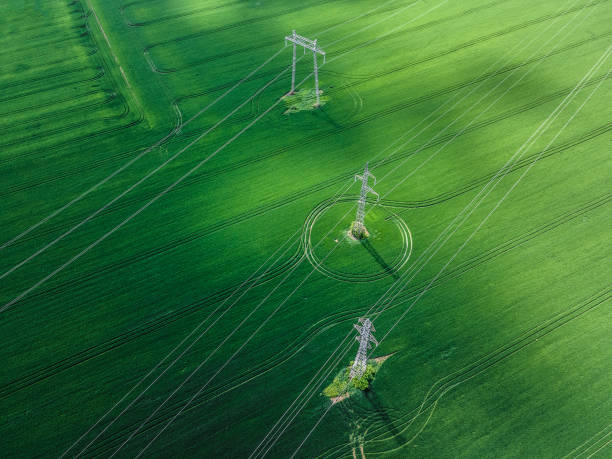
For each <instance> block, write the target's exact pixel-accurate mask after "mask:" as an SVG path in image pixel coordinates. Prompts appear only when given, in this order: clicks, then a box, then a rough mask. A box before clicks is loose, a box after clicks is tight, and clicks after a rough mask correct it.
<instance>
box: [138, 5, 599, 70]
mask: <svg viewBox="0 0 612 459" xmlns="http://www.w3.org/2000/svg"><path fill="white" fill-rule="evenodd" d="M596 1H597V2H605V1H608V0H596ZM502 3H504V1H503V0H495V1H493V2H490V3H488V4H486V5H482V6H479V7H476V8H470V9H468V10H465V11H462V12H460V13H458V14H455V15H452V16H447V17H445V18H442V19H438V20H434V21H429V22H426V23H424V24H422V25H419V26H414V27H410V28H408V29H405V30H403V31H398V32H395V33H392V34H389V35H387V36H385V37H384V38H381V39H379V40H378V41H377V43H378V42H384V41H386V40H388V39H392V38H396V37H400V36H402V35H405V34H409V33H411V32H415V31H419V30H426V29H427V28H429V27H433V26H437V25H440V24H443V23H445V22H448V21H454V20H457V19H458V18H460V17H463V16H467V15H470V14H473V13H476V12H479V11H481V10H485V9H488V8H492V7H494V6H496V5H498V4H502ZM589 6H590V5H589ZM336 25H337V24H336ZM205 35H207V33H206V32H201V33H198V34H191V35H186V36H184V37H179V38H176V39H172V40H167V41H164V42H158V43H153V44H151V45H147V46H146V47H145V48H144V49H143V55H144V57H145V59H146V60H147V63H148V64H149V67H150V68H151V70H152V71H153V72H155V73H161V74H167V73H174V72H178V71H181V70H186V69H189V68H192V67H197V66H198V65H201V64H203V63H207V62H214V61H215V60H218V59H223V58H227V57H231V56H235V55H238V54H240V53H243V52H246V51H253V50H257V49H263V48H265V47H269V46H272V45H273V44H275V43H277V42H276V41H274V42H273V41H269V42H263V43H259V45H258V46H249V47H248V48H244V49H239V50H233V51H228V52H224V53H221V54H219V55H218V56H209V57H207V58H204V59H201V60H198V61H195V62H192V63H189V64H185V65H183V66H182V67H178V68H171V69H166V68H160V67H159V66H158V65H157V64H156V63H155V61H154V60H153V58H152V57H151V54H150V53H151V49H154V48H156V47H159V46H163V45H167V44H170V43H177V42H182V41H185V40H189V39H192V38H199V37H201V36H205ZM368 43H369V42H367V41H366V42H361V43H358V44H355V45H354V46H352V47H350V48H344V49H341V50H339V51H337V52H336V54H341V53H343V52H347V51H348V50H351V49H353V48H356V47H360V46H361V47H362V48H363V47H364V46H366V45H368ZM328 54H331V53H330V52H329V50H328Z"/></svg>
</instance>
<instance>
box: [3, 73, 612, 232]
mask: <svg viewBox="0 0 612 459" xmlns="http://www.w3.org/2000/svg"><path fill="white" fill-rule="evenodd" d="M603 77H604V76H599V77H595V78H593V79H592V80H590V81H589V82H587V86H590V85H593V84H596V83H597V82H599V81H601V79H602V78H603ZM569 91H571V88H565V89H563V90H559V91H556V92H554V93H552V94H550V95H548V96H545V97H543V98H540V99H537V100H535V101H532V102H530V103H528V104H526V105H523V106H521V107H517V108H515V109H511V110H508V111H506V112H503V113H502V114H499V115H496V116H493V117H492V118H489V119H487V120H483V121H481V122H479V123H474V125H473V126H471V127H470V128H468V129H465V130H464V132H462V133H461V136H463V135H466V134H469V133H471V132H473V131H476V130H478V129H481V128H483V127H486V126H488V125H490V124H492V123H495V122H499V121H503V120H505V119H507V118H510V117H511V116H516V115H518V114H521V113H523V112H525V111H527V110H529V109H532V108H535V107H537V106H539V105H542V104H544V103H547V102H551V101H553V100H555V99H557V98H560V97H563V96H564V95H566V94H567V93H569ZM413 103H414V102H413V101H408V102H405V103H403V104H399V105H396V106H394V107H391V108H387V109H385V110H382V111H381V112H384V113H387V112H389V111H392V112H395V111H397V110H399V109H400V108H401V109H405V108H408V107H410V106H412V105H413ZM381 112H377V113H375V114H373V115H369V116H367V117H365V119H364V118H362V119H360V120H356V121H355V122H353V123H351V127H354V126H356V125H362V124H364V123H365V122H367V121H366V120H371V119H376V118H378V117H379V116H380V113H381ZM611 127H612V124H611V123H606V124H604V125H602V126H600V127H598V128H596V129H594V130H592V131H588V132H586V133H583V134H581V135H580V136H577V137H576V138H574V139H573V141H569V142H566V143H565V144H561V145H560V146H555V147H552V148H550V149H549V150H548V152H547V153H545V157H548V156H550V155H551V154H553V153H555V152H560V151H565V150H567V149H568V148H571V147H573V146H576V145H578V144H579V143H582V142H585V141H588V140H591V139H592V138H595V137H597V136H599V135H602V134H605V133H606V132H608V131H609V130H610V128H611ZM344 129H347V127H345V128H339V129H337V128H335V129H331V130H329V131H327V133H321V134H318V135H314V136H308V137H306V139H304V140H302V141H300V142H297V143H295V144H293V145H288V146H284V147H281V148H279V149H277V150H275V151H272V152H271V153H268V154H266V155H262V156H259V157H257V158H253V159H247V160H243V161H238V162H236V163H234V164H232V165H229V166H226V167H223V168H217V169H212V170H211V171H209V172H204V173H202V174H199V175H195V176H194V177H192V178H190V179H187V180H185V181H184V183H182V184H181V185H179V186H177V187H176V188H175V190H181V189H183V188H185V187H188V186H190V185H192V184H194V183H197V182H200V181H202V180H211V179H213V178H214V177H216V176H218V175H220V174H222V173H227V172H229V171H232V170H236V169H238V168H241V167H246V166H248V165H251V164H253V163H255V162H259V161H263V160H264V159H269V158H271V157H274V156H277V155H279V154H282V153H285V152H287V151H290V150H291V149H293V148H301V147H303V146H304V145H308V144H310V143H313V142H317V141H319V140H321V139H322V138H325V137H327V136H329V135H335V134H337V133H338V132H339V131H341V130H344ZM454 135H456V134H453V133H450V134H447V135H445V136H441V137H440V138H439V139H438V140H436V141H434V142H429V143H427V144H426V147H425V148H423V147H422V146H421V147H418V148H416V149H409V150H406V151H404V152H401V153H398V154H396V155H393V156H391V157H389V158H386V159H383V160H379V161H375V162H373V164H372V166H373V167H374V168H376V167H381V166H386V165H388V164H391V163H393V162H396V161H398V160H401V159H405V158H406V157H408V156H411V155H413V154H415V153H418V152H420V151H421V150H425V149H428V148H432V147H435V146H437V145H440V144H442V143H444V142H446V141H448V140H449V139H451V138H453V136H454ZM528 158H531V156H529V157H528ZM520 164H525V161H522V162H521V163H520ZM356 172H357V171H349V172H347V173H345V174H342V175H339V176H336V177H333V178H331V179H328V180H325V181H323V182H319V183H318V184H315V185H313V186H312V187H309V188H306V189H303V190H300V191H298V192H296V193H293V194H291V195H289V196H285V197H284V198H282V199H280V200H277V201H274V202H272V203H269V204H266V205H263V206H259V207H258V208H255V209H252V210H250V211H247V212H243V213H241V214H239V215H237V216H234V217H231V218H229V219H225V220H223V221H222V222H219V223H217V224H214V225H211V226H209V227H207V228H205V229H203V230H201V231H199V232H196V233H192V235H191V236H188V237H187V239H186V240H185V242H190V241H191V240H194V238H193V235H194V234H195V236H196V237H195V238H196V239H197V238H198V237H199V236H201V235H204V234H210V232H211V231H218V230H220V229H223V228H226V227H228V226H230V225H232V224H235V223H239V222H242V221H244V220H246V219H249V218H252V217H254V216H258V215H260V214H262V213H264V212H268V211H270V210H274V209H277V208H280V207H282V206H285V205H287V204H290V203H292V202H294V201H296V200H298V199H301V198H303V197H306V196H308V195H310V194H313V193H316V192H319V191H322V190H324V189H325V188H328V187H331V186H333V185H336V184H338V183H340V182H342V181H343V180H346V179H348V178H350V177H352V176H353V175H354V173H356ZM489 176H490V174H489V175H487V177H489ZM483 179H484V178H483ZM483 179H481V180H480V181H478V183H481V182H482V180H483ZM478 183H473V184H471V185H470V184H468V185H467V186H468V189H467V190H464V191H462V192H465V191H469V189H471V188H473V187H474V186H476V185H477V184H478ZM30 186H31V185H30ZM175 190H173V191H172V192H174V191H175ZM15 191H16V190H15V188H13V189H9V190H7V191H5V192H0V195H10V194H11V193H13V192H15ZM153 194H154V192H150V193H146V194H144V195H140V196H136V197H133V198H130V199H126V200H123V201H122V202H121V203H117V204H115V205H113V206H111V207H109V208H108V209H106V210H105V211H104V212H101V213H100V215H99V216H103V215H107V214H109V213H112V212H115V211H116V210H119V209H123V208H125V207H126V206H129V205H132V204H134V203H139V202H142V201H143V200H146V199H148V198H150V197H151V196H153ZM455 195H456V194H455ZM441 198H442V196H436V197H434V198H430V199H426V200H422V201H415V202H413V203H412V205H413V207H424V206H429V205H434V204H436V203H438V202H441V201H440V199H441ZM77 220H78V217H75V218H74V219H71V220H69V221H67V222H64V223H63V224H62V225H58V226H54V227H49V228H48V229H46V230H45V231H42V232H40V233H39V234H38V236H37V237H40V236H44V235H46V234H51V233H53V232H55V231H58V230H61V229H65V228H66V227H67V226H68V225H70V224H72V223H74V222H76V221H77ZM34 237H35V236H34V235H31V236H29V237H24V238H22V239H21V240H20V241H18V242H17V244H19V243H24V242H26V241H28V240H30V239H32V238H34Z"/></svg>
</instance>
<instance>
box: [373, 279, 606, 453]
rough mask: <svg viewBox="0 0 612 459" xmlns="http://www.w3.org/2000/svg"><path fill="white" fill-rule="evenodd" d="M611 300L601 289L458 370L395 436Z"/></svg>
mask: <svg viewBox="0 0 612 459" xmlns="http://www.w3.org/2000/svg"><path fill="white" fill-rule="evenodd" d="M611 298H612V288H611V287H610V286H609V285H608V286H606V287H605V288H604V289H603V290H600V291H599V292H597V293H596V294H594V295H592V296H591V297H589V298H587V299H586V300H584V301H582V302H580V303H579V304H578V305H576V306H574V307H572V308H570V309H569V310H566V311H564V312H561V313H559V314H556V315H555V316H553V317H550V318H549V319H547V320H545V321H543V322H540V323H539V324H538V325H536V326H535V327H533V328H531V329H530V330H528V331H526V332H524V333H522V334H521V335H519V336H517V337H516V338H515V339H514V340H512V341H510V342H509V343H507V344H505V345H503V346H501V347H500V348H498V349H496V350H495V351H493V352H491V353H489V354H487V355H486V356H484V357H481V358H480V359H478V360H476V361H475V362H473V363H471V364H470V365H467V366H465V367H463V368H461V369H460V370H458V371H456V372H454V373H451V374H450V375H448V376H446V377H444V378H442V379H440V380H438V381H437V382H436V383H434V384H433V385H432V386H431V388H430V389H429V391H428V393H427V394H426V396H425V397H424V399H423V401H422V403H421V405H420V406H419V407H418V408H415V409H414V410H412V411H410V412H408V413H406V414H404V415H403V416H401V417H399V418H398V419H396V421H400V420H402V419H405V418H407V417H410V419H407V420H404V421H402V422H401V423H400V424H399V425H397V426H396V428H397V429H398V433H402V432H403V431H404V430H406V429H408V428H409V427H410V426H411V425H412V423H413V422H414V421H415V420H416V419H417V418H418V417H419V416H420V415H421V414H423V413H426V412H427V411H428V410H430V409H431V410H433V409H435V405H436V404H437V403H438V401H439V400H440V399H441V398H442V397H443V396H444V395H445V394H446V393H448V392H449V391H450V390H452V389H454V388H455V387H457V386H458V385H460V384H462V383H464V382H466V381H468V380H470V379H472V378H474V377H476V376H478V375H479V374H481V373H482V372H484V371H486V370H488V369H489V368H491V367H493V366H494V365H496V364H498V363H500V362H502V361H504V360H505V359H507V358H509V357H511V356H512V355H514V354H516V353H517V352H519V351H521V350H522V349H524V348H525V347H527V346H529V345H530V344H533V343H534V342H536V341H538V340H539V339H541V338H543V337H545V336H547V335H549V334H550V333H552V332H554V331H556V330H557V329H559V328H560V327H562V326H563V325H566V324H567V323H569V322H571V321H573V320H575V319H578V318H580V317H582V316H583V315H584V314H587V313H588V312H590V311H592V310H593V309H595V308H596V307H597V306H599V305H601V304H603V303H605V302H607V301H609V300H610V299H611ZM430 418H431V416H429V417H428V418H427V421H426V423H425V425H426V424H427V422H428V421H429V419H430ZM425 425H423V426H421V428H420V429H419V432H420V431H422V429H423V428H424V427H425ZM383 429H385V427H384V426H381V427H380V428H378V429H374V430H372V432H373V433H376V431H377V430H383ZM390 438H392V437H386V438H385V433H381V434H380V435H379V436H378V437H374V438H373V439H372V440H368V442H370V443H371V442H373V441H374V442H382V441H386V440H389V439H390ZM415 438H416V436H414V437H413V438H412V440H414V439H415ZM412 440H411V441H412ZM402 446H403V445H402ZM388 451H389V450H386V451H384V452H388ZM379 453H381V452H379Z"/></svg>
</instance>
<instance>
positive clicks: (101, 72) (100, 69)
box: [0, 66, 106, 103]
mask: <svg viewBox="0 0 612 459" xmlns="http://www.w3.org/2000/svg"><path fill="white" fill-rule="evenodd" d="M92 68H94V67H92ZM95 68H96V69H97V70H98V73H96V74H95V75H94V76H93V77H89V78H84V79H81V80H73V81H69V82H67V83H66V82H64V83H62V84H59V85H55V86H50V87H46V88H42V89H38V90H34V91H29V92H24V93H20V94H16V95H12V96H9V97H4V98H2V99H0V103H2V102H8V101H10V100H15V99H20V98H22V97H28V96H33V95H36V94H40V93H42V92H48V91H53V90H55V89H63V88H66V87H68V86H72V85H74V84H78V83H85V82H89V81H95V80H99V79H100V78H102V77H103V76H104V75H105V73H106V72H105V70H104V67H102V66H98V67H95Z"/></svg>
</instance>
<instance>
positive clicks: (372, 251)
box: [361, 239, 399, 280]
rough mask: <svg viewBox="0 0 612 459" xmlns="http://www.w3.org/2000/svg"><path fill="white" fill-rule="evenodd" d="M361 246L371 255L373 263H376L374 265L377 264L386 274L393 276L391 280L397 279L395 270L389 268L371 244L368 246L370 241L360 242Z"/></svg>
mask: <svg viewBox="0 0 612 459" xmlns="http://www.w3.org/2000/svg"><path fill="white" fill-rule="evenodd" d="M361 244H362V245H363V247H364V248H365V249H366V250H367V251H368V253H369V254H370V255H372V258H374V261H376V263H378V264H379V265H380V266H381V267H382V269H383V270H384V271H385V272H386V273H388V274H390V275H391V276H393V278H394V279H395V280H398V279H399V275H398V274H397V272H396V271H395V269H393V268H392V267H391V266H389V264H388V263H387V262H386V261H385V260H384V259H383V257H381V256H380V254H379V253H378V251H377V250H376V249H375V248H374V246H373V245H372V244H370V241H369V240H368V239H364V240H363V241H362V242H361Z"/></svg>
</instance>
